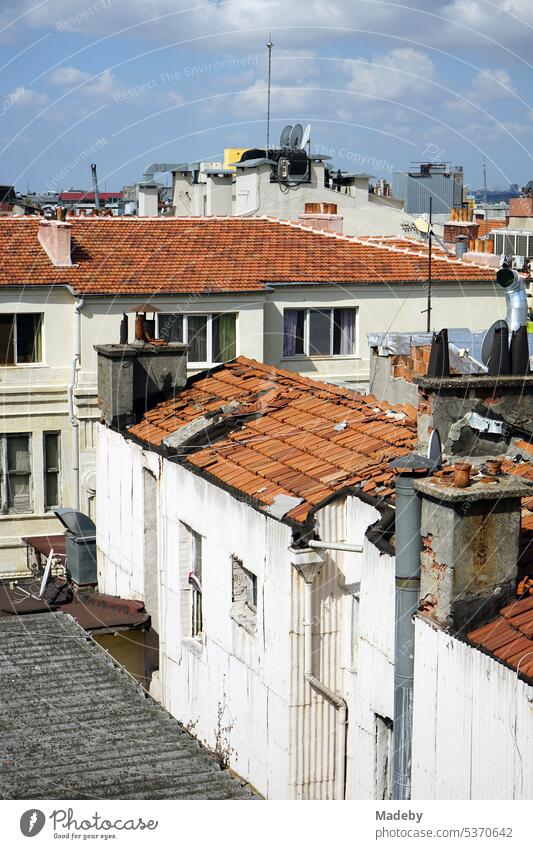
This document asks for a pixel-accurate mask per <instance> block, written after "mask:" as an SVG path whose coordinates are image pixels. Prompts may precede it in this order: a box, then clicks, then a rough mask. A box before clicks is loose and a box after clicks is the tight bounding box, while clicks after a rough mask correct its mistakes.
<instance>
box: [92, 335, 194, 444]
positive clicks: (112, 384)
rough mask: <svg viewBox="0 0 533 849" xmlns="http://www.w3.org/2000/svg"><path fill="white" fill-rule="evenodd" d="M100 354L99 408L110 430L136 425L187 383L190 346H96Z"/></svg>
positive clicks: (171, 344) (137, 344) (138, 344)
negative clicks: (188, 350) (141, 418)
mask: <svg viewBox="0 0 533 849" xmlns="http://www.w3.org/2000/svg"><path fill="white" fill-rule="evenodd" d="M94 349H95V351H96V352H97V353H98V406H99V407H100V409H101V411H102V418H103V420H104V422H105V423H106V425H108V426H109V427H116V428H119V429H123V428H126V427H129V426H130V425H132V424H134V423H135V422H136V421H138V419H139V418H140V417H141V416H142V415H144V413H145V412H146V411H147V410H151V409H152V408H153V407H155V406H156V404H158V403H159V402H161V401H167V400H169V399H170V398H173V397H175V396H176V395H177V393H178V392H179V390H180V389H181V388H182V387H183V386H184V385H185V383H186V380H187V346H186V345H183V344H182V343H181V342H168V343H165V344H161V342H160V341H159V340H156V341H155V342H143V341H136V342H134V343H132V344H129V345H123V344H118V345H95V346H94Z"/></svg>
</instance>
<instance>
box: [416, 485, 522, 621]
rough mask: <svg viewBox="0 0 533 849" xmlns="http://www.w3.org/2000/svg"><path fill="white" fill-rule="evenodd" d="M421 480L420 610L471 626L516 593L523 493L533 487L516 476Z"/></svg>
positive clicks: (492, 612) (501, 605)
mask: <svg viewBox="0 0 533 849" xmlns="http://www.w3.org/2000/svg"><path fill="white" fill-rule="evenodd" d="M452 480H453V477H448V476H446V475H444V476H442V475H441V476H434V477H431V478H426V479H424V480H419V481H416V482H415V484H414V486H415V489H416V490H417V491H418V493H419V495H420V496H421V498H422V518H421V528H420V531H421V537H422V543H423V550H422V553H421V555H420V560H421V575H420V609H421V610H422V611H423V613H424V614H425V615H426V616H428V617H430V618H432V619H434V620H435V621H436V622H437V623H438V624H439V625H441V626H442V627H446V628H451V629H452V630H453V631H454V632H464V631H468V630H472V628H474V627H475V626H476V623H478V622H480V621H482V620H487V619H490V618H491V617H493V616H495V615H496V613H497V612H498V610H499V609H500V608H501V607H503V606H504V605H505V604H506V603H507V602H508V601H509V599H510V598H512V597H514V595H515V585H516V578H517V573H518V555H519V536H520V522H521V498H522V497H524V496H527V495H530V494H531V489H530V487H529V486H528V485H527V484H525V483H524V482H523V481H522V480H520V479H519V478H517V477H516V476H515V475H498V476H497V477H496V478H492V479H488V480H487V479H486V478H485V479H483V478H481V479H479V478H478V479H474V480H472V482H471V483H470V485H469V486H467V487H465V488H464V489H460V488H456V487H455V486H453V483H452Z"/></svg>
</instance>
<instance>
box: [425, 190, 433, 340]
mask: <svg viewBox="0 0 533 849" xmlns="http://www.w3.org/2000/svg"><path fill="white" fill-rule="evenodd" d="M432 212H433V197H432V195H431V194H430V196H429V232H428V237H429V238H428V249H429V256H428V306H427V311H426V317H427V324H426V330H427V332H428V333H431V242H432V238H431V237H432V236H433V228H432V226H431V223H432Z"/></svg>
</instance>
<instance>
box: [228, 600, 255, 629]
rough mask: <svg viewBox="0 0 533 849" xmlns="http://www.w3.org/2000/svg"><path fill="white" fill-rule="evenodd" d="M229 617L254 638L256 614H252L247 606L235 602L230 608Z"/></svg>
mask: <svg viewBox="0 0 533 849" xmlns="http://www.w3.org/2000/svg"><path fill="white" fill-rule="evenodd" d="M229 615H230V616H231V618H232V619H233V621H234V622H235V624H236V625H239V626H240V627H241V628H244V630H245V631H247V632H248V634H250V635H251V636H252V637H255V632H256V631H257V613H254V612H253V611H252V610H250V608H249V607H248V605H247V604H243V603H242V602H235V603H234V604H232V605H231V607H230V612H229Z"/></svg>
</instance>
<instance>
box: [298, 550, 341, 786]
mask: <svg viewBox="0 0 533 849" xmlns="http://www.w3.org/2000/svg"><path fill="white" fill-rule="evenodd" d="M328 547H329V544H328ZM289 550H290V552H291V555H292V565H293V566H294V567H295V569H297V571H298V572H299V574H300V575H301V576H302V578H303V579H304V581H305V590H304V593H305V595H304V622H303V626H304V678H305V680H306V681H307V683H308V684H309V686H310V687H312V688H313V690H315V692H316V693H319V694H320V695H321V696H323V698H325V699H326V700H327V701H328V702H330V704H332V705H333V706H334V707H335V708H337V711H338V730H337V751H336V755H335V764H336V767H335V798H336V799H344V798H345V784H346V736H347V734H346V732H347V725H348V706H347V704H346V702H345V700H344V699H343V698H342V696H340V695H339V694H338V693H335V691H334V690H330V688H329V687H326V685H325V684H323V683H322V681H320V680H319V679H318V678H317V677H316V676H315V675H313V580H314V579H315V578H316V576H317V575H318V574H319V572H320V570H321V568H322V566H323V563H324V561H323V558H322V557H321V556H320V555H318V556H317V554H316V553H315V552H314V551H313V549H312V548H306V549H295V548H290V549H289Z"/></svg>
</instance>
